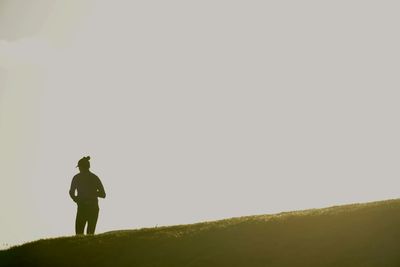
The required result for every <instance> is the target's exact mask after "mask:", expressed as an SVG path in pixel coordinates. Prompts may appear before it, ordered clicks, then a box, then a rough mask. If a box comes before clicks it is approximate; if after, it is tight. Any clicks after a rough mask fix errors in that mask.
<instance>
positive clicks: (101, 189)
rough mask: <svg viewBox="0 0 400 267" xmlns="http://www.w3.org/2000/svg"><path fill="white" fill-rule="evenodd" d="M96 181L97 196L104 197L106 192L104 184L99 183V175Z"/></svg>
mask: <svg viewBox="0 0 400 267" xmlns="http://www.w3.org/2000/svg"><path fill="white" fill-rule="evenodd" d="M97 180H98V183H97V196H98V197H101V198H106V192H105V191H104V186H103V184H102V183H101V181H100V179H99V177H97Z"/></svg>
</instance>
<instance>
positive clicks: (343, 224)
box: [0, 200, 400, 267]
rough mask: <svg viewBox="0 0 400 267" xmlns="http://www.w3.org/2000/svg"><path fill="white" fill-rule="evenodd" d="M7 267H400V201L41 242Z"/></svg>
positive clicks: (5, 256)
mask: <svg viewBox="0 0 400 267" xmlns="http://www.w3.org/2000/svg"><path fill="white" fill-rule="evenodd" d="M0 266H19V267H22V266H60V267H61V266H96V267H99V266H110V267H111V266H185V267H188V266H207V267H214V266H215V267H217V266H218V267H223V266H229V267H232V266H246V267H247V266H249V267H250V266H271V267H272V266H279V267H285V266H291V267H293V266H299V267H300V266H304V267H313V266H323V267H331V266H340V267H345V266H351V267H357V266H363V267H367V266H376V267H381V266H382V267H383V266H400V200H389V201H381V202H374V203H367V204H355V205H346V206H338V207H332V208H326V209H314V210H306V211H298V212H289V213H281V214H277V215H260V216H250V217H241V218H234V219H228V220H222V221H216V222H206V223H198V224H192V225H179V226H172V227H161V228H151V229H141V230H127V231H115V232H109V233H104V234H100V235H95V236H91V237H63V238H57V239H48V240H39V241H36V242H32V243H28V244H25V245H22V246H19V247H14V248H11V249H9V250H5V251H0Z"/></svg>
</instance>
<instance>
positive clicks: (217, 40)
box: [0, 0, 400, 246]
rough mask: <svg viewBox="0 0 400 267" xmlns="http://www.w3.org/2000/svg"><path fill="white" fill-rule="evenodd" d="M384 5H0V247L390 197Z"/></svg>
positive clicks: (389, 77) (391, 143) (395, 154)
mask: <svg viewBox="0 0 400 267" xmlns="http://www.w3.org/2000/svg"><path fill="white" fill-rule="evenodd" d="M139 2H140V3H139ZM399 5H400V4H396V3H391V4H389V3H386V4H383V3H382V2H380V3H378V2H375V1H362V2H360V1H335V2H332V3H325V2H324V3H322V2H320V1H305V2H304V1H301V3H300V2H299V1H289V2H285V3H283V2H279V1H278V2H276V3H275V2H273V3H272V2H268V3H265V2H263V1H261V2H256V1H219V0H217V1H215V0H214V1H197V2H188V1H172V2H171V1H152V2H147V1H144V2H142V1H87V0H86V1H83V0H82V1H50V0H40V1H34V2H33V1H32V2H29V3H28V2H26V1H19V0H16V1H9V0H5V1H2V2H0V148H1V149H0V210H1V217H0V246H2V245H3V244H4V243H9V244H19V243H21V242H26V241H31V240H35V239H39V238H45V237H56V236H62V235H72V234H74V218H75V212H76V210H75V204H74V203H73V202H72V201H71V199H70V198H69V196H68V190H69V185H70V182H71V179H72V177H73V175H75V174H76V172H77V169H75V166H76V163H77V161H78V160H79V159H80V158H81V157H82V156H86V155H90V156H91V157H92V160H91V162H92V171H93V172H94V173H96V174H97V175H98V176H99V177H100V178H101V179H102V181H103V184H104V186H105V190H106V192H107V198H106V199H105V200H101V201H100V217H99V221H98V225H97V232H98V233H101V232H106V231H110V230H118V229H129V228H141V227H153V226H155V225H172V224H185V223H193V222H199V221H205V220H215V219H222V218H227V217H235V216H244V215H253V214H264V213H275V212H280V211H288V210H296V209H305V208H317V207H325V206H331V205H337V204H343V203H353V202H365V201H373V200H381V199H390V198H397V197H398V196H399V195H400V189H399V188H400V187H399V185H400V183H399V180H398V179H399V177H400V171H399V167H398V162H400V154H399V151H400V141H399V140H400V138H399V136H400V127H399V124H398V122H397V121H398V115H399V114H400V105H399V104H398V102H399V101H398V99H399V96H400V91H399V85H400V81H399V79H398V73H399V64H398V62H399V57H400V52H399V49H398V47H399V40H400V39H399V37H398V36H397V34H396V33H397V25H399V23H400V18H399V16H398V14H397V12H396V11H397V10H398V7H399Z"/></svg>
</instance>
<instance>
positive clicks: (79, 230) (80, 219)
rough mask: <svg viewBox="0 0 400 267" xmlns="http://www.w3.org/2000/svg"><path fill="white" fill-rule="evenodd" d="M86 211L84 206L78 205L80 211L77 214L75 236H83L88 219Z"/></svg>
mask: <svg viewBox="0 0 400 267" xmlns="http://www.w3.org/2000/svg"><path fill="white" fill-rule="evenodd" d="M85 217H86V216H85V211H84V208H83V206H82V205H78V211H77V212H76V219H75V234H77V235H83V230H84V229H85V224H86V218H85Z"/></svg>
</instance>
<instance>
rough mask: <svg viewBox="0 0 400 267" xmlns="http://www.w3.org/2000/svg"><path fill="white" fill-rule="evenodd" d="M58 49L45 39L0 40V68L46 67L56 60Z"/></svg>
mask: <svg viewBox="0 0 400 267" xmlns="http://www.w3.org/2000/svg"><path fill="white" fill-rule="evenodd" d="M55 50H56V49H55V48H54V47H53V46H51V44H50V43H49V42H48V41H46V40H45V39H40V38H24V39H19V40H17V41H6V40H0V67H2V68H5V69H10V68H18V67H44V66H48V64H51V63H52V62H54V60H55V56H56V51H55Z"/></svg>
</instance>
